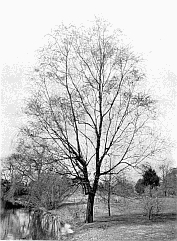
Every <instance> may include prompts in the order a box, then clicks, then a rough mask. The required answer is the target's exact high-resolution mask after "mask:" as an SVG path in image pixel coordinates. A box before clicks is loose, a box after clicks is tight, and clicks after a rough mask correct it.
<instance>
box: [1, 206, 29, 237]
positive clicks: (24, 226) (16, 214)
mask: <svg viewBox="0 0 177 241" xmlns="http://www.w3.org/2000/svg"><path fill="white" fill-rule="evenodd" d="M31 218H32V214H31V212H29V210H26V209H22V208H21V209H1V240H8V239H10V240H13V239H28V238H29V236H30V228H29V227H30V222H31Z"/></svg>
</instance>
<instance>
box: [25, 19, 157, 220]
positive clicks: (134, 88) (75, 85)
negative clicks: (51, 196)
mask: <svg viewBox="0 0 177 241" xmlns="http://www.w3.org/2000/svg"><path fill="white" fill-rule="evenodd" d="M145 81H146V78H145V74H144V72H143V69H142V61H141V59H140V58H139V57H138V56H136V55H135V54H134V53H133V51H132V50H131V49H130V48H129V47H128V46H126V45H124V44H123V42H122V40H121V32H120V31H119V30H114V31H113V30H112V27H111V26H109V24H108V23H107V22H105V21H102V20H99V19H96V21H95V22H94V24H93V25H92V26H91V27H88V28H85V27H80V28H76V27H74V26H64V25H61V26H59V27H58V28H57V29H56V30H55V31H53V32H52V33H51V34H50V35H49V38H48V43H47V44H46V46H44V48H43V49H41V50H40V54H39V63H38V65H37V66H36V67H35V71H34V76H33V87H34V95H33V97H32V98H31V99H30V100H29V102H28V104H27V107H26V114H27V116H28V118H29V120H30V121H29V123H28V126H27V127H26V131H27V133H28V135H29V136H30V137H31V138H33V139H35V138H41V139H45V140H47V141H48V142H50V145H51V146H52V147H53V151H55V155H56V159H58V161H59V162H60V164H61V165H63V167H64V168H65V169H67V172H68V173H70V175H73V176H74V177H75V178H77V180H79V181H80V183H81V184H82V185H83V187H84V190H85V194H86V195H88V202H87V212H86V222H93V207H94V198H95V194H96V191H97V188H98V182H99V179H100V177H101V176H102V175H105V174H108V173H109V172H110V171H113V170H118V169H120V168H124V167H125V166H133V167H135V166H136V165H138V163H140V162H141V161H142V160H144V159H145V158H147V157H150V156H152V155H154V153H155V151H157V150H158V146H157V142H156V141H155V138H154V135H153V133H152V128H151V127H152V119H153V118H154V112H153V109H154V104H155V102H154V101H153V100H152V99H151V97H150V96H148V95H146V94H145V92H144V90H143V88H142V86H143V82H145ZM151 117H152V118H151ZM149 120H151V122H149ZM109 155H111V156H112V159H114V163H112V165H111V168H109V167H108V168H107V169H106V170H105V168H104V167H105V166H104V162H105V161H106V159H107V158H108V156H109Z"/></svg>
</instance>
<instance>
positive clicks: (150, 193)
mask: <svg viewBox="0 0 177 241" xmlns="http://www.w3.org/2000/svg"><path fill="white" fill-rule="evenodd" d="M151 190H152V188H151V186H149V195H150V197H152V192H151Z"/></svg>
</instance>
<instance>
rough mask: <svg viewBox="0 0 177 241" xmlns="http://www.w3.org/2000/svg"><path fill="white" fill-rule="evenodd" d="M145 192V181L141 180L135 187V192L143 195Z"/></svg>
mask: <svg viewBox="0 0 177 241" xmlns="http://www.w3.org/2000/svg"><path fill="white" fill-rule="evenodd" d="M144 190H145V185H144V181H143V179H139V180H138V181H137V183H136V185H135V191H136V192H137V193H138V194H140V195H141V194H143V193H144Z"/></svg>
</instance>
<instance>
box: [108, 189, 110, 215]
mask: <svg viewBox="0 0 177 241" xmlns="http://www.w3.org/2000/svg"><path fill="white" fill-rule="evenodd" d="M110 198H111V193H110V190H109V191H108V215H109V217H110V216H111V205H110Z"/></svg>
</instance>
